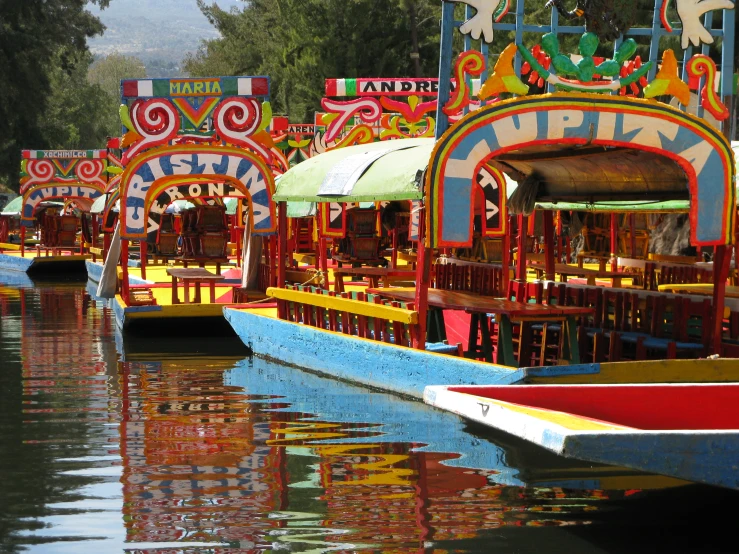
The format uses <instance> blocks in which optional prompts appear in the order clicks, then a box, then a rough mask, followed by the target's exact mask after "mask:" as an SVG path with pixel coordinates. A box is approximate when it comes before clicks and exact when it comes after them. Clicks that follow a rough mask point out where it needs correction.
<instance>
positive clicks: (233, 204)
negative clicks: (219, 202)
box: [223, 198, 239, 215]
mask: <svg viewBox="0 0 739 554" xmlns="http://www.w3.org/2000/svg"><path fill="white" fill-rule="evenodd" d="M223 205H224V206H226V215H236V208H237V207H238V205H239V199H238V198H225V199H224V200H223Z"/></svg>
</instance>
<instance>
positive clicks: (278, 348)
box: [224, 308, 523, 400]
mask: <svg viewBox="0 0 739 554" xmlns="http://www.w3.org/2000/svg"><path fill="white" fill-rule="evenodd" d="M224 315H225V317H226V320H227V321H228V322H229V323H230V325H231V327H233V329H234V331H236V334H237V335H238V336H239V338H241V340H242V341H243V342H244V344H246V345H247V346H248V347H249V348H251V350H252V352H253V353H254V354H255V355H256V356H259V357H264V358H271V359H273V360H279V361H281V362H283V363H287V364H290V365H295V366H298V367H303V368H306V369H309V370H312V371H318V372H321V373H325V374H328V375H332V376H334V377H338V378H341V379H346V380H348V381H353V382H355V383H359V384H361V385H365V386H370V387H374V388H378V389H382V390H385V391H390V392H393V393H396V394H401V395H405V396H411V397H414V398H417V399H419V400H420V399H422V398H423V389H424V387H425V386H427V385H430V384H441V383H443V384H447V385H457V384H459V385H471V384H478V385H483V384H487V385H491V384H498V385H507V384H513V383H516V382H519V381H521V379H522V378H523V371H521V370H518V369H511V368H505V367H503V366H495V365H492V364H487V363H481V362H475V361H473V360H467V359H464V358H457V357H454V356H444V355H441V354H432V353H429V352H425V351H422V350H414V349H412V348H404V347H400V346H394V345H390V344H386V343H382V342H375V341H371V340H363V339H359V338H357V337H352V336H347V335H343V334H340V333H332V332H330V331H323V330H319V329H316V328H314V327H308V326H305V325H300V324H297V323H291V322H288V321H282V320H279V319H275V318H271V317H264V316H260V315H256V314H254V313H250V312H248V311H242V310H234V309H231V308H224Z"/></svg>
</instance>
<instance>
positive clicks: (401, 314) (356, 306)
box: [267, 288, 418, 325]
mask: <svg viewBox="0 0 739 554" xmlns="http://www.w3.org/2000/svg"><path fill="white" fill-rule="evenodd" d="M267 296H270V297H272V298H276V299H278V300H286V301H288V302H300V303H301V304H308V305H311V306H317V307H319V308H325V309H328V310H338V311H342V312H348V313H352V314H357V315H363V316H367V317H378V318H380V319H387V320H389V321H399V322H401V323H406V324H410V325H415V324H417V323H418V312H416V311H412V310H406V309H404V308H394V307H392V306H384V305H382V304H372V303H370V302H362V301H359V300H350V299H348V298H339V297H335V296H327V295H323V294H315V293H312V292H302V291H297V290H289V289H278V288H268V289H267Z"/></svg>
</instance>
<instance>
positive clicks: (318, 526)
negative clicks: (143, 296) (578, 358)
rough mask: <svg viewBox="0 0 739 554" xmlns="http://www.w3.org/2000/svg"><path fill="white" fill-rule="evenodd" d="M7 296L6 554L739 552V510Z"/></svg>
mask: <svg viewBox="0 0 739 554" xmlns="http://www.w3.org/2000/svg"><path fill="white" fill-rule="evenodd" d="M2 283H3V281H2V276H1V275H0V311H1V313H2V315H3V317H2V319H1V320H0V359H2V360H3V364H2V369H1V370H0V386H2V390H3V392H4V397H3V400H2V402H0V476H1V477H0V479H2V483H1V486H0V551H8V552H15V551H21V550H30V551H36V552H95V553H97V552H116V551H123V550H125V551H126V552H141V553H143V552H152V553H154V552H156V553H160V554H161V553H169V552H224V553H225V552H228V553H231V552H260V551H268V550H276V549H279V550H286V551H291V552H329V551H392V552H418V551H424V552H425V551H429V552H432V551H433V552H447V551H450V552H451V551H455V552H457V551H468V552H483V551H489V550H491V549H492V548H495V549H497V550H499V551H501V552H511V551H528V550H537V551H538V550H542V549H546V550H547V551H557V549H561V550H562V551H565V548H566V551H567V552H597V551H629V552H634V551H654V550H655V548H656V546H660V547H663V546H665V545H667V546H671V547H672V548H673V549H678V550H685V549H686V548H687V549H689V550H691V549H692V550H701V549H702V548H701V547H700V546H701V545H703V546H706V545H708V546H711V547H720V546H722V545H724V544H733V538H732V537H731V533H732V532H731V531H730V529H731V528H732V525H733V524H728V523H727V525H726V529H727V531H726V532H722V529H723V527H721V524H722V523H723V522H724V520H726V521H727V522H728V521H733V519H732V518H733V515H734V509H735V508H734V507H733V506H734V505H735V504H736V500H737V499H738V498H739V497H738V496H737V495H736V494H734V493H729V492H723V491H718V490H716V489H709V488H707V487H695V486H690V487H684V486H680V485H682V483H681V482H678V481H674V480H669V479H666V478H661V477H655V476H648V475H640V474H635V473H633V472H629V471H626V470H620V469H617V468H607V467H591V466H581V465H577V464H573V463H572V462H568V461H564V460H562V459H560V458H556V457H554V456H550V455H547V454H546V453H543V452H542V451H541V450H539V449H533V448H531V447H528V446H526V445H525V444H522V443H520V442H516V441H515V440H513V439H510V438H507V437H505V436H502V435H491V434H490V433H489V432H488V431H483V430H480V429H475V428H467V427H466V426H465V424H464V423H463V422H462V421H461V420H459V419H458V418H456V417H453V416H450V415H448V414H444V413H442V412H439V411H437V410H435V409H432V408H428V407H426V406H424V405H422V404H419V403H417V402H408V401H404V400H400V399H398V398H396V397H393V396H390V395H385V394H381V393H376V392H374V393H373V392H368V391H367V390H366V389H363V388H357V387H353V386H351V385H348V384H346V383H341V382H337V381H334V380H329V379H324V378H322V377H320V376H317V375H314V374H311V373H306V372H303V371H300V370H298V369H293V368H287V367H283V366H279V365H275V364H271V363H268V362H266V361H262V360H253V361H250V360H248V359H245V358H244V354H243V350H242V349H241V347H240V345H239V344H238V343H234V342H228V341H215V340H208V341H200V342H198V341H192V340H190V339H188V341H187V342H183V341H171V340H170V341H160V340H157V339H149V340H136V341H131V340H130V339H128V338H124V337H121V336H120V332H119V331H116V329H115V327H114V324H113V323H112V322H113V319H112V317H111V313H110V311H109V310H108V308H107V307H106V306H105V304H104V303H101V302H96V301H93V300H91V298H90V296H89V294H87V293H86V292H85V290H84V289H83V288H82V287H81V286H44V287H39V288H17V287H4V286H2V285H1V284H2ZM116 348H117V349H118V350H119V351H118V352H117V351H116ZM708 502H713V503H715V504H718V505H720V506H723V509H722V510H721V511H720V515H719V514H717V513H707V512H706V511H705V510H696V509H695V506H696V505H700V504H701V503H708ZM715 524H718V528H714V529H713V530H712V534H711V537H710V539H706V538H705V536H703V535H704V533H701V532H700V531H701V527H702V526H705V525H712V526H714V525H715ZM625 529H627V530H629V532H628V533H624V530H625ZM688 530H695V531H694V532H693V534H690V533H688V536H687V538H686V537H685V533H686V532H687V531H688ZM673 531H680V532H681V533H682V535H679V534H676V535H675V536H676V537H677V536H680V537H681V538H680V539H679V540H678V539H670V538H667V539H664V538H663V539H660V540H661V542H657V541H656V539H655V537H658V536H667V537H670V536H671V535H670V533H671V532H673ZM625 536H630V537H632V539H638V540H630V541H626V540H625V539H624V538H623V537H625ZM693 536H694V537H695V538H696V540H695V542H694V543H693V542H691V537H693ZM698 537H701V541H700V542H699V541H698V540H697V538H698ZM665 541H666V542H665ZM730 541H732V542H730ZM678 547H680V548H678Z"/></svg>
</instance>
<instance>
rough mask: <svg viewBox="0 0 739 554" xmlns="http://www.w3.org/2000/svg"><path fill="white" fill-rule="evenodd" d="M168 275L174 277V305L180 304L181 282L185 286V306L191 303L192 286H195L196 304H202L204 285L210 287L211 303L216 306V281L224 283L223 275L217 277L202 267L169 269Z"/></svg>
mask: <svg viewBox="0 0 739 554" xmlns="http://www.w3.org/2000/svg"><path fill="white" fill-rule="evenodd" d="M167 275H170V276H171V277H172V304H179V303H180V298H179V296H178V294H177V282H178V281H179V280H181V281H182V283H183V284H184V286H185V304H189V303H190V284H193V285H195V298H193V302H194V303H195V304H200V303H201V301H202V300H201V297H200V287H201V286H202V284H203V283H208V284H209V285H210V302H211V304H215V302H216V281H223V280H224V279H225V277H224V276H223V275H216V274H215V273H211V272H210V271H208V270H207V269H203V268H200V267H191V268H184V267H173V268H168V269H167Z"/></svg>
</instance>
